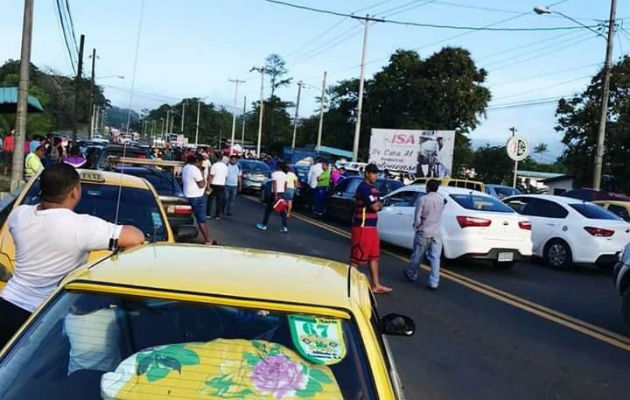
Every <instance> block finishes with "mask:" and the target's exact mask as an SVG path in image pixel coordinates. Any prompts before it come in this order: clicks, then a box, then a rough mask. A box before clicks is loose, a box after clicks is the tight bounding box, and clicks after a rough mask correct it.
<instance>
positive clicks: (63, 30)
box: [55, 0, 76, 73]
mask: <svg viewBox="0 0 630 400" xmlns="http://www.w3.org/2000/svg"><path fill="white" fill-rule="evenodd" d="M55 3H56V5H57V15H58V17H59V24H60V26H61V34H62V36H63V41H64V44H65V45H66V50H67V51H68V57H69V58H70V66H71V67H72V72H73V73H76V67H75V64H76V63H75V59H74V57H73V53H72V49H71V46H70V41H69V40H68V34H67V32H66V24H65V22H64V14H63V13H62V11H61V10H62V7H61V4H60V0H56V1H55Z"/></svg>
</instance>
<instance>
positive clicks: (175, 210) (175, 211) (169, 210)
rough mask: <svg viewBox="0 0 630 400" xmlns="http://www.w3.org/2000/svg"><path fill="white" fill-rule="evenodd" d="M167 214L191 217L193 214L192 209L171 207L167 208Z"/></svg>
mask: <svg viewBox="0 0 630 400" xmlns="http://www.w3.org/2000/svg"><path fill="white" fill-rule="evenodd" d="M166 212H167V213H168V214H175V215H190V214H192V207H191V206H175V205H171V206H168V207H167V208H166Z"/></svg>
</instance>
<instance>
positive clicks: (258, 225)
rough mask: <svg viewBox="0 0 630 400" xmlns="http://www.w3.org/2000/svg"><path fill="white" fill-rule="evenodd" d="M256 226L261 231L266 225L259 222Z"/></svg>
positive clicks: (265, 228)
mask: <svg viewBox="0 0 630 400" xmlns="http://www.w3.org/2000/svg"><path fill="white" fill-rule="evenodd" d="M256 228H258V229H260V230H261V231H266V230H267V225H263V224H261V223H260V222H259V223H257V224H256Z"/></svg>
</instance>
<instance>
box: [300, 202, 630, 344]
mask: <svg viewBox="0 0 630 400" xmlns="http://www.w3.org/2000/svg"><path fill="white" fill-rule="evenodd" d="M293 216H294V217H295V218H297V219H299V220H301V221H304V222H306V223H308V224H311V225H315V226H317V227H319V228H322V229H325V230H327V231H329V232H332V233H335V234H337V235H339V236H343V237H346V238H350V233H349V232H348V231H345V230H343V229H340V228H337V227H335V226H332V225H328V224H326V223H324V222H321V221H318V220H315V219H313V218H309V217H307V216H304V215H303V214H300V213H293ZM382 253H385V254H387V255H389V256H392V257H394V258H397V259H399V260H401V261H404V262H409V258H407V257H403V256H401V255H399V254H396V253H394V252H392V251H389V250H383V251H382ZM422 268H423V269H424V270H426V271H428V270H429V267H427V266H424V265H423V266H422ZM441 275H442V276H443V277H445V278H446V279H449V280H451V281H453V282H456V283H459V284H460V285H462V286H465V287H467V288H469V289H471V290H474V291H476V292H478V293H482V294H485V295H486V296H489V297H492V298H493V299H495V300H498V301H501V302H503V303H506V304H509V305H511V306H514V307H516V308H518V309H521V310H523V311H526V312H529V313H531V314H534V315H537V316H539V317H541V318H544V319H546V320H548V321H552V322H555V323H558V324H560V325H562V326H564V327H567V328H569V329H572V330H574V331H576V332H580V333H583V334H585V335H588V336H591V337H593V338H595V339H598V340H600V341H602V342H605V343H608V344H610V345H613V346H615V347H618V348H620V349H622V350H625V351H630V339H629V338H627V337H624V336H622V335H619V334H618V333H615V332H612V331H610V330H608V329H605V328H601V327H599V326H596V325H593V324H590V323H588V322H586V321H582V320H580V319H577V318H574V317H571V316H570V315H567V314H564V313H561V312H559V311H556V310H553V309H550V308H548V307H545V306H542V305H540V304H537V303H534V302H532V301H530V300H527V299H524V298H522V297H519V296H516V295H513V294H511V293H508V292H505V291H503V290H501V289H497V288H495V287H493V286H490V285H487V284H485V283H482V282H479V281H476V280H474V279H471V278H468V277H466V276H463V275H461V274H457V273H455V272H453V271H451V270H449V269H445V268H441Z"/></svg>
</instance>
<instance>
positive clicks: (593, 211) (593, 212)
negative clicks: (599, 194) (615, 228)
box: [569, 203, 622, 221]
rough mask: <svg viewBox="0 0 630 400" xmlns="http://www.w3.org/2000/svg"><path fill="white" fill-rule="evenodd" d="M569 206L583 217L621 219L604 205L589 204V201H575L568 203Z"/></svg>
mask: <svg viewBox="0 0 630 400" xmlns="http://www.w3.org/2000/svg"><path fill="white" fill-rule="evenodd" d="M569 205H570V206H571V208H573V209H574V210H576V211H577V212H579V213H580V214H582V216H584V217H585V218H588V219H617V220H620V221H621V220H622V219H621V218H619V217H618V216H617V215H615V214H613V213H611V212H610V211H608V210H606V209H605V208H604V207H601V206H598V205H595V204H589V203H575V204H569Z"/></svg>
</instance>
